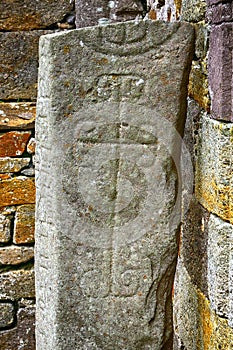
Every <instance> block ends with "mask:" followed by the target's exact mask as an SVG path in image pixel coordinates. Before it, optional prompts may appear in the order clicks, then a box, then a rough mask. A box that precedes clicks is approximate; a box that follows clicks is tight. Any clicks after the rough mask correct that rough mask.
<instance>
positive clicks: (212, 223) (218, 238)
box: [207, 214, 233, 320]
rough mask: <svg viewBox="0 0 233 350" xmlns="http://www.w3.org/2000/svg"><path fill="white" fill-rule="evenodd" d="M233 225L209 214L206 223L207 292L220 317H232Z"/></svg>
mask: <svg viewBox="0 0 233 350" xmlns="http://www.w3.org/2000/svg"><path fill="white" fill-rule="evenodd" d="M232 243H233V226H232V225H231V224H229V223H228V222H225V221H223V220H222V219H220V218H218V217H217V216H214V215H213V214H211V215H210V220H209V224H208V249H207V253H208V293H209V299H210V305H211V308H212V309H213V310H214V311H215V312H216V313H217V314H218V315H219V316H221V317H224V318H226V319H228V320H229V319H231V320H232V319H233V300H231V299H232V297H233V294H232V287H231V282H232V281H231V278H230V277H231V276H233V271H231V270H230V269H231V268H232V267H233V262H232V261H231V259H232V258H233V255H232V249H233V244H232ZM231 308H232V310H231Z"/></svg>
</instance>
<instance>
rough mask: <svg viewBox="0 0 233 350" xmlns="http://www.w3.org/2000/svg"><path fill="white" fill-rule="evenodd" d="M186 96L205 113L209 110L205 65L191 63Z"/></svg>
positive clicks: (203, 63) (195, 62)
mask: <svg viewBox="0 0 233 350" xmlns="http://www.w3.org/2000/svg"><path fill="white" fill-rule="evenodd" d="M188 94H189V96H190V97H192V98H193V99H194V100H195V101H197V102H198V103H199V104H200V105H201V107H202V108H204V109H205V110H206V111H207V112H209V110H210V98H209V90H208V78H207V71H206V63H205V62H202V64H201V63H200V62H197V61H193V63H192V69H191V72H190V76H189V85H188Z"/></svg>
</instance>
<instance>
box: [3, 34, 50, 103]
mask: <svg viewBox="0 0 233 350" xmlns="http://www.w3.org/2000/svg"><path fill="white" fill-rule="evenodd" d="M47 33H51V31H48V30H47V31H45V30H38V31H37V30H34V31H28V32H1V33H0V48H1V50H0V86H1V88H0V99H1V100H10V99H11V100H17V99H31V100H36V96H37V74H38V46H39V37H40V36H41V35H43V34H47Z"/></svg>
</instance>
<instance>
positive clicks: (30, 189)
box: [0, 176, 35, 206]
mask: <svg viewBox="0 0 233 350" xmlns="http://www.w3.org/2000/svg"><path fill="white" fill-rule="evenodd" d="M0 203H1V205H2V206H6V205H17V204H26V203H35V181H34V179H32V178H27V177H25V176H19V177H14V178H11V179H7V180H2V181H1V183H0Z"/></svg>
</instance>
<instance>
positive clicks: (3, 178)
mask: <svg viewBox="0 0 233 350" xmlns="http://www.w3.org/2000/svg"><path fill="white" fill-rule="evenodd" d="M10 178H11V175H10V174H0V181H1V180H7V179H10Z"/></svg>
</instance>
